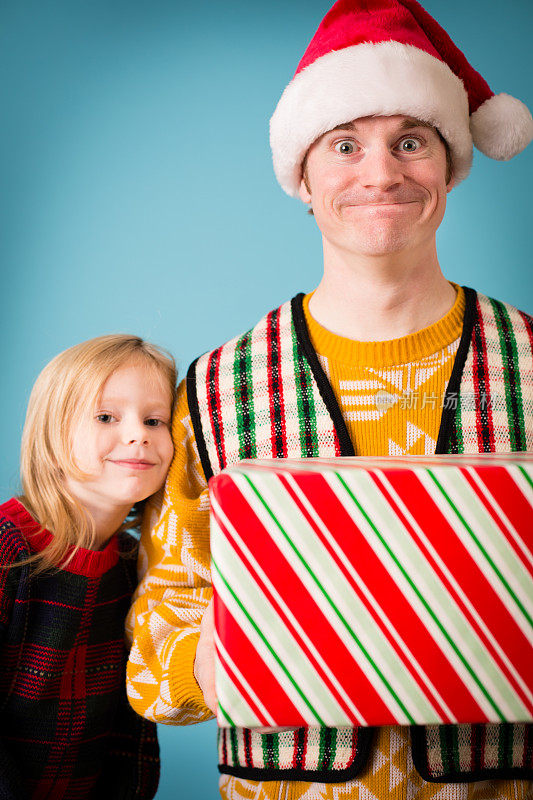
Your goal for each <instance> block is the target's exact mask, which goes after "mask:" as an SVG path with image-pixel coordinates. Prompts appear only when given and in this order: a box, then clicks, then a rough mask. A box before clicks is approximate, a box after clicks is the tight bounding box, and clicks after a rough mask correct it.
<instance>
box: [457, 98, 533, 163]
mask: <svg viewBox="0 0 533 800" xmlns="http://www.w3.org/2000/svg"><path fill="white" fill-rule="evenodd" d="M470 130H471V131H472V137H473V139H474V144H475V145H476V147H477V148H478V150H481V152H482V153H485V155H486V156H489V158H495V159H497V160H498V161H508V160H509V159H510V158H513V156H516V155H518V153H521V152H522V150H525V148H526V147H527V146H528V144H529V143H530V142H531V140H532V139H533V117H532V116H531V113H530V111H529V109H528V107H527V106H526V105H524V103H522V101H521V100H517V99H516V97H511V95H509V94H495V95H493V96H492V97H490V98H489V99H488V100H485V102H484V103H482V105H480V107H479V108H478V109H477V111H474V113H473V114H472V116H471V117H470Z"/></svg>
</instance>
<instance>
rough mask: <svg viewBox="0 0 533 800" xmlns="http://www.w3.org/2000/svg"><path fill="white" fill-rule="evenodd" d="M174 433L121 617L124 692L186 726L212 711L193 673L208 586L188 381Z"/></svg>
mask: <svg viewBox="0 0 533 800" xmlns="http://www.w3.org/2000/svg"><path fill="white" fill-rule="evenodd" d="M172 439H173V442H174V458H173V461H172V464H171V466H170V470H169V473H168V476H167V480H166V484H165V487H164V490H162V491H161V492H159V493H158V494H156V495H154V496H153V497H152V498H150V500H149V502H148V504H147V508H146V511H145V515H144V519H143V526H142V534H141V543H140V548H139V578H140V582H139V585H138V587H137V590H136V592H135V594H134V596H133V604H132V607H131V609H130V613H129V615H128V619H127V622H126V635H127V637H128V638H129V639H130V640H131V642H132V647H131V651H130V656H129V659H128V665H127V691H128V698H129V701H130V703H131V705H132V706H133V708H134V709H135V711H137V713H138V714H141V715H142V716H144V717H147V718H148V719H151V720H154V721H155V722H164V723H167V724H170V725H186V724H189V723H192V722H201V721H203V720H205V719H209V718H210V717H212V714H211V711H209V709H208V708H207V707H206V705H205V703H204V699H203V695H202V692H201V690H200V687H199V686H198V684H197V683H196V680H195V678H194V674H193V665H194V657H195V653H196V645H197V643H198V639H199V636H200V623H201V620H202V616H203V613H204V611H205V609H206V607H207V605H208V603H209V601H210V599H211V597H212V588H211V572H210V562H209V496H208V489H207V484H206V481H205V477H204V474H203V471H202V467H201V464H200V459H199V456H198V449H197V447H196V442H195V439H194V433H193V430H192V426H191V418H190V414H189V408H188V404H187V394H186V388H185V381H182V383H181V384H180V386H179V387H178V397H177V402H176V409H175V412H174V417H173V421H172Z"/></svg>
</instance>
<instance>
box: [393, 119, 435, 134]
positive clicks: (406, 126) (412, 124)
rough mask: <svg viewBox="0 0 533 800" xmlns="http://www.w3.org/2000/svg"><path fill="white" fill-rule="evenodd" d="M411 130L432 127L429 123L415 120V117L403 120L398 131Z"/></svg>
mask: <svg viewBox="0 0 533 800" xmlns="http://www.w3.org/2000/svg"><path fill="white" fill-rule="evenodd" d="M411 128H434V125H432V124H431V122H425V121H424V120H423V119H415V117H409V119H404V121H403V122H402V124H401V125H400V129H401V130H402V131H406V130H411Z"/></svg>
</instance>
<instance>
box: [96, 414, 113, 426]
mask: <svg viewBox="0 0 533 800" xmlns="http://www.w3.org/2000/svg"><path fill="white" fill-rule="evenodd" d="M96 419H97V420H98V422H103V423H104V424H106V423H108V422H111V420H112V419H113V415H112V414H97V415H96Z"/></svg>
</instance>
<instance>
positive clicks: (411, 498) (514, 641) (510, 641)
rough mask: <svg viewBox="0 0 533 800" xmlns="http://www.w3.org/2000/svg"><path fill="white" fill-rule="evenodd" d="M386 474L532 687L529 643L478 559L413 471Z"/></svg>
mask: <svg viewBox="0 0 533 800" xmlns="http://www.w3.org/2000/svg"><path fill="white" fill-rule="evenodd" d="M387 478H388V479H389V481H390V483H391V485H392V486H393V487H394V489H395V490H396V491H397V493H398V494H399V496H400V497H401V498H402V500H403V502H404V503H405V505H406V507H407V508H408V510H409V512H410V513H411V514H412V516H413V518H414V519H415V521H416V522H417V523H418V525H419V526H420V527H421V528H422V530H423V531H424V533H425V534H426V536H427V538H428V540H429V541H430V542H431V544H432V546H433V547H434V549H435V550H436V552H437V553H438V555H439V556H440V558H441V559H442V561H443V562H444V564H445V565H446V566H447V568H448V569H449V570H450V571H451V572H452V574H453V575H454V577H455V579H456V580H457V582H458V583H459V585H460V586H461V588H462V589H463V591H464V593H465V595H466V596H467V597H468V599H469V601H470V602H471V604H472V606H473V607H474V608H475V609H476V611H477V612H478V614H479V615H480V616H481V617H482V618H483V620H484V622H485V624H486V625H487V628H488V629H489V630H490V632H491V634H492V635H493V636H494V638H495V639H496V640H497V641H498V643H499V645H500V646H501V648H502V649H503V651H504V652H505V653H506V655H507V657H508V658H509V660H510V661H511V662H512V664H513V665H514V667H515V668H516V670H517V672H518V673H519V674H520V675H521V677H522V678H523V680H524V681H525V682H526V684H527V685H528V686H533V647H532V644H531V642H529V641H528V638H527V637H526V636H525V635H524V633H523V632H522V630H521V628H520V627H519V626H518V625H517V624H516V622H515V620H514V618H513V617H512V616H511V614H510V613H509V611H508V610H507V608H506V607H505V605H504V603H503V602H502V601H501V599H500V597H499V596H498V594H497V592H496V591H495V590H494V589H493V588H492V586H491V584H490V583H489V582H488V580H487V578H486V576H485V575H484V574H483V571H482V569H481V567H480V566H479V564H478V562H477V561H476V559H475V558H473V557H472V556H471V555H470V553H469V552H468V550H467V549H466V547H465V546H464V545H463V544H462V542H461V541H460V539H459V537H458V536H457V534H456V533H455V531H454V530H453V528H452V527H451V525H450V524H449V523H448V521H447V520H446V518H445V517H444V515H443V513H442V511H441V509H440V508H439V507H438V505H437V504H436V503H435V502H434V501H433V499H432V498H431V497H430V495H429V494H428V493H427V492H426V490H425V489H424V487H423V486H422V484H421V483H420V481H419V479H418V478H417V477H416V476H415V475H414V474H413V473H409V472H407V471H404V470H398V471H394V472H393V471H391V472H389V473H388V474H387ZM428 521H430V524H428ZM406 524H407V523H406ZM412 535H413V538H415V540H416V541H417V544H418V546H419V547H420V548H421V550H423V552H424V553H425V554H426V556H427V558H428V560H430V559H431V563H432V566H433V567H434V569H435V571H438V574H439V575H440V577H441V578H442V580H443V582H444V583H445V585H446V587H447V589H448V591H449V592H450V594H451V596H452V597H453V598H454V600H455V601H456V602H457V604H458V605H459V607H460V608H461V610H462V612H463V613H464V615H465V617H466V618H467V619H468V621H469V623H470V624H471V625H472V627H473V628H474V630H475V631H476V632H477V633H478V635H479V637H480V639H481V641H482V642H483V644H484V646H485V647H486V648H487V650H488V651H489V652H490V653H491V655H492V656H493V657H494V659H495V661H496V663H497V664H498V665H499V667H500V668H501V669H502V671H503V672H504V674H505V675H506V676H507V678H508V680H509V681H510V682H511V684H512V685H513V687H514V688H515V690H516V692H517V693H518V694H519V695H520V697H521V698H522V700H523V702H525V703H526V704H527V706H528V707H529V708H531V703H530V702H529V701H527V699H526V698H525V697H524V695H523V692H522V690H521V689H520V688H519V686H518V685H517V684H516V681H515V680H514V678H513V677H512V676H511V674H510V673H509V671H508V669H507V667H506V666H505V665H504V664H503V662H502V661H501V659H500V657H499V656H498V654H497V653H496V652H495V650H494V648H493V646H492V645H491V644H490V642H489V640H488V639H487V637H486V636H485V634H484V633H483V632H482V631H481V629H480V628H479V626H478V624H477V622H475V620H474V619H473V617H472V616H471V614H470V612H469V611H468V610H467V608H466V606H465V604H464V603H463V601H462V600H461V599H460V598H459V596H458V595H457V594H456V592H455V590H454V589H453V588H452V586H451V585H450V584H449V582H448V581H447V579H446V578H445V577H444V574H443V573H441V571H440V568H439V567H437V565H436V563H435V562H433V559H432V557H431V556H430V555H429V553H428V552H427V551H426V549H425V546H424V545H423V544H422V543H421V542H420V541H419V539H418V536H417V535H416V533H415V532H414V531H413V530H412ZM471 721H473V720H471Z"/></svg>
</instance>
